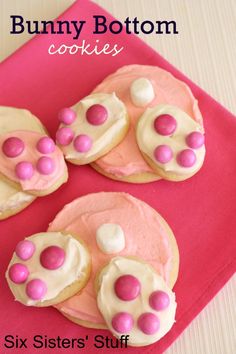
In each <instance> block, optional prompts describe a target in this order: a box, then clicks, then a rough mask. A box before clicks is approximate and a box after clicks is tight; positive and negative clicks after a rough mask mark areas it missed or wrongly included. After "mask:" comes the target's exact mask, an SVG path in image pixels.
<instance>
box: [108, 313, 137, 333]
mask: <svg viewBox="0 0 236 354" xmlns="http://www.w3.org/2000/svg"><path fill="white" fill-rule="evenodd" d="M133 325H134V320H133V317H132V316H131V315H130V314H129V313H128V312H119V313H117V314H116V315H115V316H114V317H113V318H112V327H113V328H114V330H115V331H116V332H118V333H128V332H130V331H131V329H132V328H133Z"/></svg>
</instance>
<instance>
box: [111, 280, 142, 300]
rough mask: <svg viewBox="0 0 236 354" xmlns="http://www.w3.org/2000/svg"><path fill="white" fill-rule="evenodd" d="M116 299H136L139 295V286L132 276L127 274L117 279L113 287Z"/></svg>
mask: <svg viewBox="0 0 236 354" xmlns="http://www.w3.org/2000/svg"><path fill="white" fill-rule="evenodd" d="M114 288H115V293H116V295H117V297H118V298H119V299H121V300H123V301H131V300H134V299H136V297H137V296H138V295H139V294H140V290H141V284H140V282H139V280H138V279H137V278H136V277H134V276H133V275H130V274H127V275H122V276H121V277H119V278H118V279H117V280H116V282H115V285H114Z"/></svg>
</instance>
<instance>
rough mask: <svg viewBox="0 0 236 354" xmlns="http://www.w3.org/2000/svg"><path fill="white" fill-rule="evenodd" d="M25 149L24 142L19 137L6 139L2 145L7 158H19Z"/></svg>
mask: <svg viewBox="0 0 236 354" xmlns="http://www.w3.org/2000/svg"><path fill="white" fill-rule="evenodd" d="M24 149H25V144H24V142H23V141H22V140H21V139H19V138H17V137H11V138H8V139H6V140H5V141H4V143H3V145H2V151H3V153H4V154H5V155H6V156H7V157H17V156H19V155H20V154H21V153H22V152H23V151H24Z"/></svg>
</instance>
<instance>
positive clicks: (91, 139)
mask: <svg viewBox="0 0 236 354" xmlns="http://www.w3.org/2000/svg"><path fill="white" fill-rule="evenodd" d="M58 118H59V121H60V123H61V124H60V126H59V129H58V130H57V133H56V140H57V143H58V145H59V146H60V148H61V149H62V151H63V153H64V155H65V159H66V160H68V161H70V162H72V163H74V164H77V165H84V164H88V163H90V162H93V161H95V160H97V159H98V158H100V157H101V156H103V155H105V154H106V153H108V152H109V151H110V150H111V149H112V148H114V147H115V146H117V145H118V144H119V143H120V142H121V141H122V140H123V138H124V136H125V135H126V133H127V131H128V127H129V119H128V115H127V111H126V108H125V105H124V104H123V102H122V101H121V100H119V98H118V97H117V96H116V94H115V93H111V94H108V93H96V94H92V95H89V96H87V97H84V98H83V99H82V100H80V101H79V102H78V103H77V104H76V105H75V106H73V107H71V108H64V109H62V110H61V111H60V112H59V116H58Z"/></svg>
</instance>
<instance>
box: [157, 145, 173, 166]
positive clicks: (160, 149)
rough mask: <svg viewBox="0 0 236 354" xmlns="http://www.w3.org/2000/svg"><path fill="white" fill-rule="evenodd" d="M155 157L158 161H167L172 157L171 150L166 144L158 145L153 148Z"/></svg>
mask: <svg viewBox="0 0 236 354" xmlns="http://www.w3.org/2000/svg"><path fill="white" fill-rule="evenodd" d="M154 156H155V159H156V160H157V161H158V162H160V163H167V162H169V161H170V160H171V159H172V157H173V152H172V150H171V148H170V147H169V146H168V145H159V146H157V147H156V149H155V150H154Z"/></svg>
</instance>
